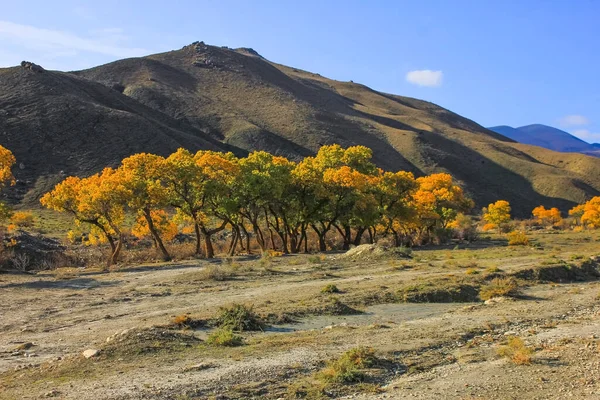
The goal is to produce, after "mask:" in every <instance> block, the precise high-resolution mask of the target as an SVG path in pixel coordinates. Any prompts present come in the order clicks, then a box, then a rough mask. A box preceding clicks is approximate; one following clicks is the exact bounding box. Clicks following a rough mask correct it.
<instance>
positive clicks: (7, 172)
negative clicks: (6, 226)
mask: <svg viewBox="0 0 600 400" xmlns="http://www.w3.org/2000/svg"><path fill="white" fill-rule="evenodd" d="M15 162H16V159H15V156H14V155H13V153H12V152H11V151H10V150H8V149H7V148H6V147H3V146H0V189H2V188H4V187H5V186H6V185H14V184H15V177H14V176H13V174H12V167H13V166H14V165H15ZM11 215H12V212H11V210H10V208H9V207H8V206H7V205H6V203H4V202H0V220H7V219H8V218H10V217H11Z"/></svg>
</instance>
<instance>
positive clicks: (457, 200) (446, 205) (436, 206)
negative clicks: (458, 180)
mask: <svg viewBox="0 0 600 400" xmlns="http://www.w3.org/2000/svg"><path fill="white" fill-rule="evenodd" d="M417 184H418V185H419V188H418V189H417V191H416V192H415V194H414V196H413V207H414V208H415V210H416V218H415V220H413V221H412V225H413V226H414V227H415V228H416V229H417V231H418V232H419V235H422V234H423V233H426V235H427V237H426V239H428V240H431V239H432V238H433V237H434V233H435V232H434V231H435V230H440V231H443V230H446V228H447V226H448V224H449V223H450V222H452V221H453V220H454V219H455V218H456V216H457V215H458V213H459V212H468V211H469V210H471V209H472V208H473V201H472V200H471V199H469V198H468V197H467V196H466V195H465V194H464V192H463V190H462V188H461V187H460V186H458V185H456V184H455V183H454V181H453V179H452V176H451V175H450V174H446V173H439V174H432V175H428V176H423V177H420V178H417ZM413 229H414V228H413Z"/></svg>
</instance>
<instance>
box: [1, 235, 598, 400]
mask: <svg viewBox="0 0 600 400" xmlns="http://www.w3.org/2000/svg"><path fill="white" fill-rule="evenodd" d="M533 239H534V246H532V247H514V248H513V247H507V246H506V245H505V243H504V242H503V241H502V240H500V239H497V240H482V241H479V242H476V243H473V244H459V245H458V246H456V247H455V245H452V246H447V247H432V248H423V249H418V250H415V251H413V252H412V254H410V256H408V257H407V256H405V255H403V254H400V253H390V252H387V253H386V252H383V253H381V254H380V253H378V252H375V253H371V252H369V251H366V252H362V253H360V254H355V255H354V256H347V255H341V254H328V255H321V256H307V255H295V256H285V257H275V258H267V259H258V258H253V257H240V258H236V259H225V260H221V259H216V260H214V261H210V262H209V261H206V260H198V261H186V262H181V263H171V264H157V265H144V266H135V267H122V268H121V269H119V270H116V271H113V272H111V273H101V272H99V271H90V270H74V269H59V270H57V271H51V272H43V273H39V274H37V275H18V274H3V275H0V299H1V300H0V301H1V304H2V310H1V311H0V312H1V314H0V338H1V339H0V398H2V399H37V398H45V397H48V398H52V397H55V398H64V399H195V398H198V399H205V398H209V399H210V398H218V399H246V398H265V399H278V398H357V399H380V398H399V399H400V398H421V399H475V398H478V399H479V398H480V399H554V398H556V399H563V398H581V399H584V398H585V399H594V398H598V399H600V384H599V382H598V380H599V379H600V378H599V377H600V347H599V346H600V301H599V297H598V296H599V294H600V283H599V281H597V280H596V279H597V277H596V276H594V271H596V270H600V263H599V262H596V261H595V256H596V255H600V251H599V250H600V249H598V245H597V239H598V238H597V237H596V234H595V233H589V232H580V233H570V232H560V233H550V232H548V233H537V234H535V235H534V236H533ZM494 279H511V280H513V281H514V282H517V284H518V286H519V288H518V291H515V292H514V293H511V296H508V297H499V298H495V299H492V300H490V301H487V302H483V301H481V299H480V298H479V293H480V290H481V289H482V288H486V287H487V286H489V285H490V283H491V282H493V281H494ZM232 304H244V305H246V306H253V311H254V312H255V313H256V314H258V315H259V316H260V317H261V318H262V320H263V321H264V324H265V325H264V327H263V329H262V330H261V331H255V332H246V331H244V332H241V333H237V334H238V335H240V336H241V337H242V338H243V343H242V344H241V345H240V346H234V347H227V346H216V345H214V344H209V343H208V341H207V339H208V337H209V336H210V335H211V333H214V332H215V330H216V329H217V328H215V326H214V325H215V323H214V319H215V317H217V316H218V315H219V313H220V309H221V307H229V306H231V305H232ZM186 315H187V317H186ZM175 319H177V321H181V320H185V321H186V322H185V323H179V324H175V323H173V322H174V320H175ZM515 338H516V339H515ZM515 343H520V344H519V346H522V348H517V347H518V346H517V345H516V344H515ZM511 346H512V347H511ZM356 348H359V349H363V350H364V349H372V351H373V353H372V354H371V353H369V354H370V355H369V357H371V358H372V359H371V358H370V359H369V360H370V361H369V363H365V365H364V366H361V368H360V371H359V372H358V373H357V374H356V375H353V376H352V377H353V379H347V380H343V379H327V373H328V372H327V370H328V368H329V370H331V368H333V367H332V365H333V364H332V363H331V360H336V359H337V360H339V359H340V356H342V355H343V354H344V353H345V352H346V351H348V350H351V349H356ZM506 349H508V350H506ZM515 349H516V350H518V351H517V353H518V357H517V356H514V355H513V354H512V353H510V352H511V351H515ZM86 350H94V351H91V352H87V353H86V355H87V356H90V357H89V358H86V357H85V356H84V354H83V353H84V351H86ZM369 351H371V350H369ZM521 353H523V354H525V355H523V354H521ZM519 355H520V356H519ZM523 357H524V358H523ZM342 358H343V357H342ZM338 364H339V363H338ZM336 365H337V364H336Z"/></svg>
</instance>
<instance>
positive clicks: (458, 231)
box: [449, 213, 478, 242]
mask: <svg viewBox="0 0 600 400" xmlns="http://www.w3.org/2000/svg"><path fill="white" fill-rule="evenodd" d="M449 227H450V228H451V229H452V237H453V238H454V239H458V240H460V241H463V240H467V241H469V242H472V241H474V240H477V236H478V233H477V225H476V224H475V222H474V221H473V218H471V217H469V216H468V215H464V214H462V213H459V214H458V215H457V216H456V219H455V220H454V221H452V222H451V223H450V226H449Z"/></svg>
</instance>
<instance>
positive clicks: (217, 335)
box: [206, 328, 244, 347]
mask: <svg viewBox="0 0 600 400" xmlns="http://www.w3.org/2000/svg"><path fill="white" fill-rule="evenodd" d="M243 341H244V339H243V338H242V337H241V336H240V335H236V334H235V333H234V332H233V331H232V330H231V329H227V328H220V329H217V330H216V331H214V332H213V333H211V334H210V335H208V338H207V339H206V343H208V344H210V345H212V346H227V347H234V346H241V345H242V344H243Z"/></svg>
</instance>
